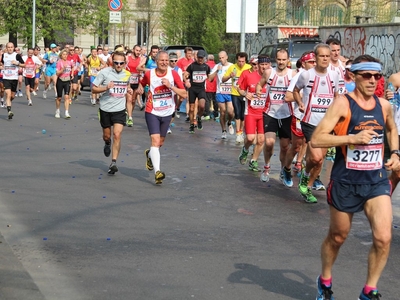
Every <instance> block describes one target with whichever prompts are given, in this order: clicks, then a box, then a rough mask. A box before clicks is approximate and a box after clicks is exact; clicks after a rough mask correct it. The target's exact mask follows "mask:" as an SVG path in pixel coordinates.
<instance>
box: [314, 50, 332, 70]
mask: <svg viewBox="0 0 400 300" xmlns="http://www.w3.org/2000/svg"><path fill="white" fill-rule="evenodd" d="M315 58H316V62H317V64H316V66H317V67H319V68H323V69H326V68H328V66H329V61H330V58H331V51H330V50H329V49H328V48H319V49H318V54H316V56H315Z"/></svg>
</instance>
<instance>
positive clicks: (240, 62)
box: [236, 57, 246, 68]
mask: <svg viewBox="0 0 400 300" xmlns="http://www.w3.org/2000/svg"><path fill="white" fill-rule="evenodd" d="M236 64H237V65H238V67H239V68H243V66H244V65H245V64H246V57H238V59H237V61H236Z"/></svg>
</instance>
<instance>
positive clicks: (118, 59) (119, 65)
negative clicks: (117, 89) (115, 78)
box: [113, 55, 125, 73]
mask: <svg viewBox="0 0 400 300" xmlns="http://www.w3.org/2000/svg"><path fill="white" fill-rule="evenodd" d="M113 66H114V70H115V71H117V72H118V73H119V72H121V71H122V69H124V68H125V57H124V56H122V55H114V56H113Z"/></svg>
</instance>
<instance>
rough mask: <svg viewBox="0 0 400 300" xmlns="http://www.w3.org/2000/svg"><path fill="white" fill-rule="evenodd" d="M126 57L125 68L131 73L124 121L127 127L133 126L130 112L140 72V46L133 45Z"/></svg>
mask: <svg viewBox="0 0 400 300" xmlns="http://www.w3.org/2000/svg"><path fill="white" fill-rule="evenodd" d="M126 59H127V65H126V69H127V70H128V71H129V72H130V73H131V78H130V81H129V83H130V87H131V89H132V90H133V94H132V95H131V94H126V111H127V113H128V115H127V117H128V120H127V121H126V125H128V127H132V126H133V120H132V112H133V110H134V109H135V103H136V98H137V88H138V86H139V79H140V72H139V71H138V70H137V67H138V66H139V64H140V62H141V60H142V59H141V57H140V46H139V45H135V46H134V47H133V51H132V55H130V56H127V57H126ZM140 104H141V103H140ZM140 107H142V105H140Z"/></svg>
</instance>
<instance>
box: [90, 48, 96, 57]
mask: <svg viewBox="0 0 400 300" xmlns="http://www.w3.org/2000/svg"><path fill="white" fill-rule="evenodd" d="M91 53H92V56H93V57H96V56H97V50H96V49H93V50H92V52H91Z"/></svg>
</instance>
